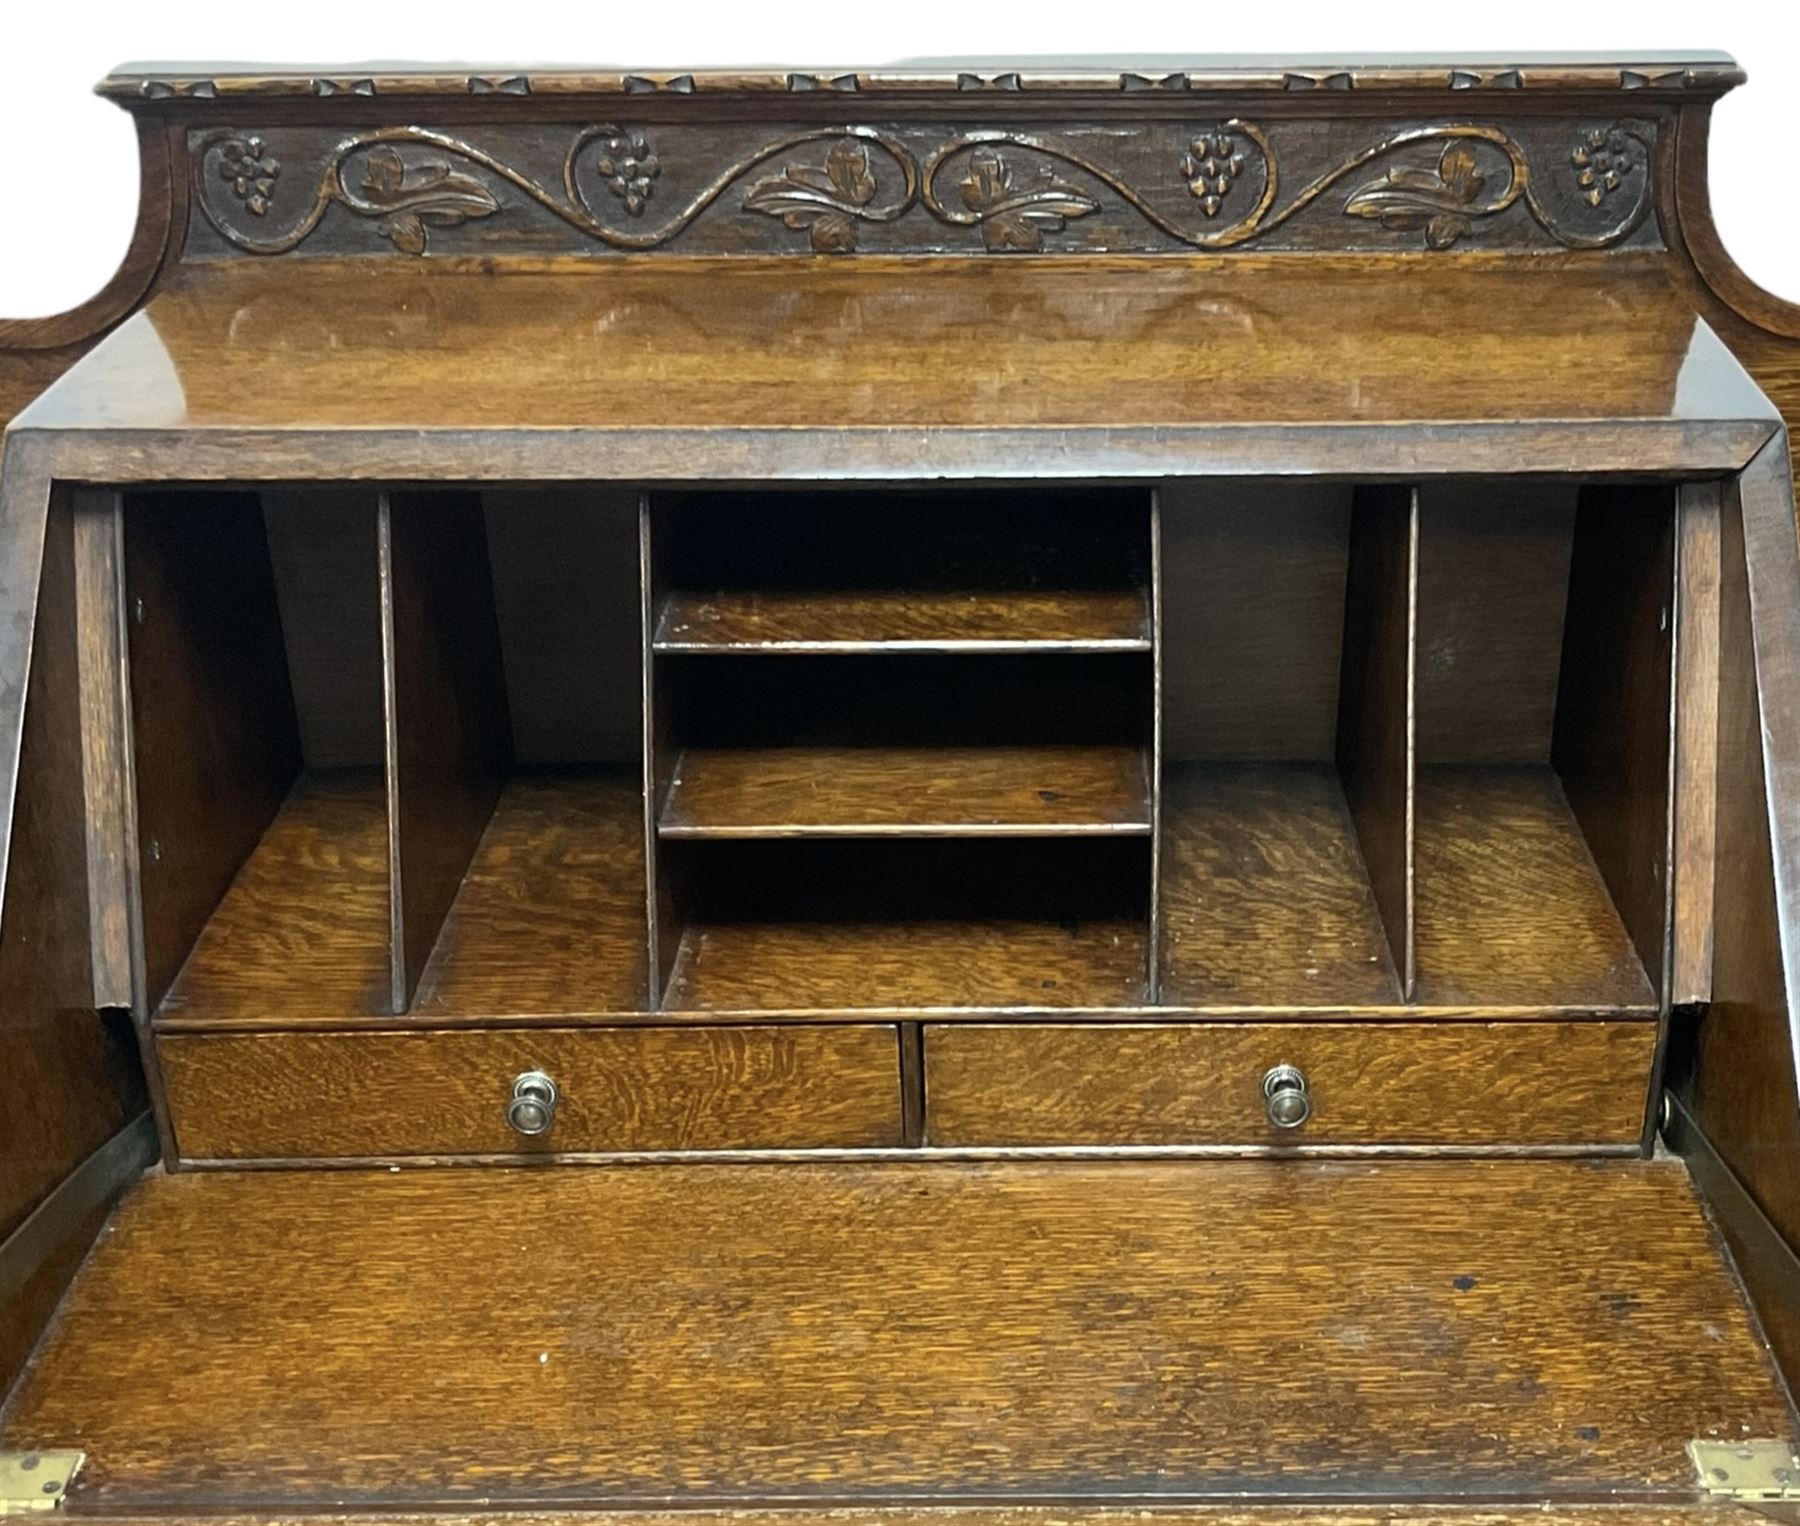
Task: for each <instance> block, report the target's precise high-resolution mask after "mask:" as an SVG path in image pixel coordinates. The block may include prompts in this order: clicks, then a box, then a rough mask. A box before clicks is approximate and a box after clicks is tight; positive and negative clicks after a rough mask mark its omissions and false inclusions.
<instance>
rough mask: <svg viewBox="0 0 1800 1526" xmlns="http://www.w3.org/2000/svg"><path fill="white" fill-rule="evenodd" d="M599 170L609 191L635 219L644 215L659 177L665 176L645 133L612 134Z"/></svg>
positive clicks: (602, 152) (607, 142) (607, 140)
mask: <svg viewBox="0 0 1800 1526" xmlns="http://www.w3.org/2000/svg"><path fill="white" fill-rule="evenodd" d="M596 168H598V169H599V171H600V174H601V177H602V178H603V179H604V180H605V181H606V188H607V190H609V191H611V192H612V193H613V195H615V196H617V197H618V198H619V200H620V201H622V202H624V203H625V210H626V212H627V213H629V214H630V215H631V216H632V217H639V216H642V215H643V211H644V206H645V204H646V203H647V202H648V201H649V200H650V197H651V194H652V193H653V192H654V191H655V189H656V186H655V180H656V177H657V176H658V175H660V174H662V164H661V163H660V162H659V161H658V159H657V157H656V155H655V154H654V153H653V152H652V151H651V148H650V144H649V141H648V140H647V139H646V138H645V137H644V136H643V135H642V134H641V133H623V132H616V133H614V134H612V136H611V137H609V138H607V139H606V140H605V142H603V143H602V144H601V145H600V162H599V164H598V165H597V166H596Z"/></svg>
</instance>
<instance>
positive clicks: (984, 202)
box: [962, 149, 1100, 253]
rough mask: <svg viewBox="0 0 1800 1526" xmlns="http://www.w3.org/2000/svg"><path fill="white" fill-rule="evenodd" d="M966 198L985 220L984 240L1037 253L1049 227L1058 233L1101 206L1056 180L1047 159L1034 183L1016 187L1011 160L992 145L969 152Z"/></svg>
mask: <svg viewBox="0 0 1800 1526" xmlns="http://www.w3.org/2000/svg"><path fill="white" fill-rule="evenodd" d="M962 200H963V205H964V206H965V207H967V208H968V209H969V210H970V211H971V212H973V213H974V214H975V215H976V220H977V221H978V222H979V223H980V225H981V240H982V243H983V244H985V245H986V246H987V247H988V248H989V249H991V250H995V251H999V250H1007V249H1014V250H1022V251H1025V252H1028V253H1035V252H1036V251H1037V250H1040V249H1042V248H1043V247H1044V235H1045V234H1046V233H1060V232H1061V231H1062V230H1063V227H1064V226H1065V225H1066V223H1067V222H1068V220H1069V219H1070V218H1071V217H1086V216H1087V215H1088V213H1090V212H1097V211H1099V210H1100V203H1099V202H1097V201H1095V200H1093V199H1092V198H1091V197H1088V196H1083V195H1082V194H1081V192H1079V191H1077V190H1076V189H1075V187H1074V186H1072V185H1068V184H1066V183H1065V182H1063V181H1061V180H1058V179H1057V178H1056V176H1055V174H1054V172H1053V171H1052V170H1051V168H1050V166H1049V165H1047V164H1046V165H1042V166H1040V168H1039V170H1038V173H1037V177H1036V180H1035V183H1032V184H1028V185H1026V186H1023V187H1015V186H1014V184H1013V172H1012V166H1011V165H1010V164H1008V163H1007V162H1006V160H1005V159H1004V158H1003V157H1002V156H1001V155H999V154H997V153H994V152H993V151H992V150H991V149H984V150H982V151H980V152H978V153H974V154H971V155H970V156H969V172H968V174H967V175H966V176H965V177H964V179H963V183H962Z"/></svg>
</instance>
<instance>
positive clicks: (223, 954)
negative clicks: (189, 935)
mask: <svg viewBox="0 0 1800 1526" xmlns="http://www.w3.org/2000/svg"><path fill="white" fill-rule="evenodd" d="M389 995H390V991H389V969H388V857H387V809H386V801H385V792H384V789H383V786H382V780H381V775H380V774H379V773H371V772H368V771H366V770H357V769H351V770H345V771H341V772H336V771H334V772H321V773H316V774H304V775H302V776H301V778H300V780H299V782H298V783H297V784H296V785H295V786H294V789H293V792H292V793H291V794H290V795H289V796H288V798H287V799H286V800H285V801H284V802H283V803H282V806H281V809H280V812H279V813H278V814H277V815H276V817H275V820H274V821H273V822H272V823H271V824H270V826H269V830H268V831H267V832H266V833H265V834H264V835H263V838H262V841H261V842H259V843H257V844H256V848H255V851H254V852H253V853H252V854H251V855H250V857H249V858H248V859H247V860H246V861H245V863H244V866H243V868H242V869H241V870H239V871H238V875H237V878H236V879H234V880H233V881H232V882H231V887H230V889H229V890H227V891H226V893H225V896H224V898H223V899H222V900H221V901H220V902H219V907H218V910H217V911H215V912H214V913H213V915H212V918H211V920H210V921H208V922H207V924H206V926H205V927H204V928H203V929H202V930H201V933H200V936H199V937H198V938H197V939H196V940H195V941H194V948H193V952H192V953H191V954H190V955H189V956H188V960H187V963H186V964H185V965H183V966H182V969H181V973H180V975H179V976H178V977H177V978H176V980H175V983H174V984H173V985H172V986H170V988H169V992H168V994H167V996H165V997H164V998H163V1001H162V1004H161V1006H160V1007H159V1008H158V1009H157V1013H156V1015H157V1017H158V1018H159V1019H161V1018H171V1017H178V1018H180V1019H181V1020H183V1021H184V1022H213V1021H219V1022H230V1021H232V1020H233V1019H234V1018H238V1017H242V1016H245V1015H250V1014H258V1013H261V1014H270V1013H280V1014H281V1015H282V1016H283V1017H284V1018H285V1019H288V1020H293V1021H302V1020H305V1019H306V1018H309V1017H340V1016H344V1015H347V1014H348V1015H358V1014H360V1015H367V1016H375V1015H378V1014H383V1013H386V1012H387V1011H388V1000H389Z"/></svg>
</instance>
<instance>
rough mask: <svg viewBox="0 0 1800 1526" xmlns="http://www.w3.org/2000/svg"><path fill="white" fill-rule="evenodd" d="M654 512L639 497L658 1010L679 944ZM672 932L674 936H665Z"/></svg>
mask: <svg viewBox="0 0 1800 1526" xmlns="http://www.w3.org/2000/svg"><path fill="white" fill-rule="evenodd" d="M654 520H655V513H654V506H653V504H652V503H651V500H650V495H649V494H648V493H643V494H640V495H639V497H638V628H639V630H640V632H641V639H642V656H641V667H642V682H643V765H644V936H645V939H646V944H647V948H646V953H647V956H648V957H647V960H646V963H645V968H646V969H647V970H648V971H649V981H650V991H649V1005H650V1010H651V1011H652V1012H660V1011H661V1010H662V1007H663V1002H664V998H665V997H666V995H667V992H668V987H669V977H670V976H671V975H672V974H673V973H674V967H675V955H676V952H677V950H678V948H679V945H680V937H679V934H678V932H677V913H676V907H675V895H674V883H673V876H672V872H671V871H672V868H673V866H672V864H670V863H667V862H665V861H664V856H663V854H662V852H661V843H660V842H659V841H658V837H657V820H658V818H659V817H660V816H661V814H662V804H663V795H664V792H665V791H666V790H667V789H668V785H669V779H670V775H671V772H672V770H673V768H674V758H673V757H672V755H671V753H670V750H669V748H668V746H667V745H666V743H667V727H668V718H667V716H666V715H665V714H664V707H663V706H662V704H661V703H660V701H661V698H662V696H661V693H660V690H661V684H660V682H659V677H658V673H657V662H656V645H655V643H656V600H657V596H658V592H659V590H660V588H661V586H662V577H661V573H660V571H659V568H660V560H659V558H660V552H659V551H658V549H657V545H656V538H655V523H654ZM671 933H676V936H669V934H671Z"/></svg>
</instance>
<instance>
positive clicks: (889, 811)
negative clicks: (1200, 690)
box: [659, 673, 1150, 837]
mask: <svg viewBox="0 0 1800 1526" xmlns="http://www.w3.org/2000/svg"><path fill="white" fill-rule="evenodd" d="M879 676H880V675H879V674H878V673H876V674H871V675H870V678H871V682H876V681H878V680H879ZM659 830H660V831H661V833H662V835H663V836H665V837H758V836H769V837H826V836H852V837H855V836H873V835H885V834H896V835H908V836H926V835H939V836H967V837H983V836H1006V835H1021V836H1055V835H1063V834H1077V833H1104V834H1109V835H1121V836H1123V835H1142V834H1144V833H1147V832H1149V830H1150V775H1149V769H1148V767H1147V764H1146V760H1145V757H1144V754H1143V751H1142V749H1140V748H1137V747H1130V746H1114V747H1104V746H1100V747H1096V746H1088V747H1083V746H1055V745H1050V746H1042V747H1034V746H1031V745H1029V743H1027V744H1025V745H1020V746H1012V747H957V746H945V747H746V748H700V747H690V748H688V749H687V750H685V751H684V752H683V753H682V754H681V758H680V760H679V761H678V762H677V764H676V766H675V772H674V776H673V778H672V780H671V781H670V788H669V795H668V799H667V801H666V802H665V804H664V806H663V811H662V819H661V821H660V823H659Z"/></svg>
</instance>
